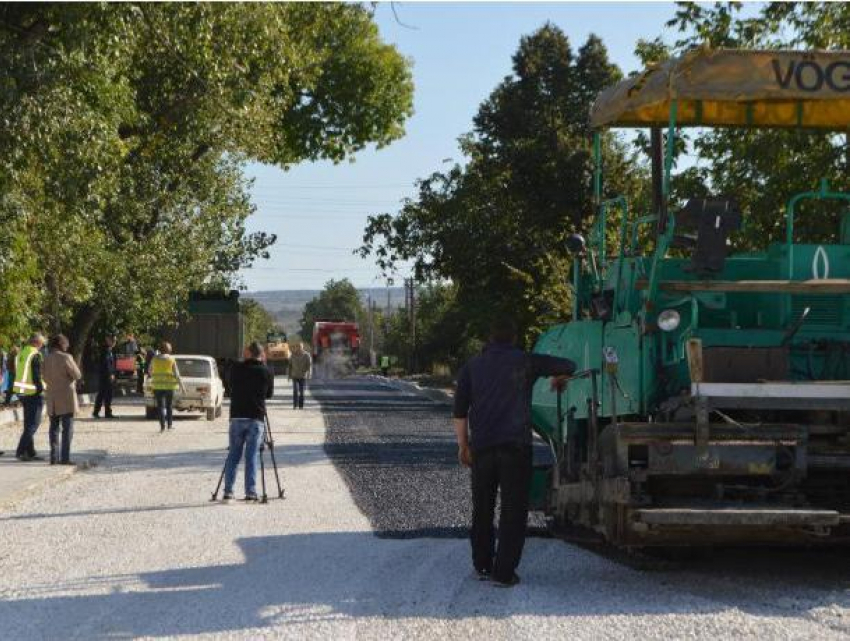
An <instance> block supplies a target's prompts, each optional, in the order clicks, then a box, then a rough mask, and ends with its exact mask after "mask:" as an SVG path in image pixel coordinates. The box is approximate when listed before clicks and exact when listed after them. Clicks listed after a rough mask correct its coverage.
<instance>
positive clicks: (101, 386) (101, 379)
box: [92, 336, 115, 418]
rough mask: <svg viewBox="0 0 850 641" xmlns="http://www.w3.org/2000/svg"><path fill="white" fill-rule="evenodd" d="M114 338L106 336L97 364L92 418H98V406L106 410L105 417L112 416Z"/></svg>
mask: <svg viewBox="0 0 850 641" xmlns="http://www.w3.org/2000/svg"><path fill="white" fill-rule="evenodd" d="M113 347H115V339H114V338H113V337H112V336H107V337H106V341H104V344H103V354H102V355H101V357H100V360H99V361H98V365H97V396H96V397H95V399H94V412H93V413H92V416H93V417H94V418H100V408H101V407H102V408H104V409H105V410H106V418H112V417H113V415H112V390H113V386H114V385H115V352H113V351H112V348H113Z"/></svg>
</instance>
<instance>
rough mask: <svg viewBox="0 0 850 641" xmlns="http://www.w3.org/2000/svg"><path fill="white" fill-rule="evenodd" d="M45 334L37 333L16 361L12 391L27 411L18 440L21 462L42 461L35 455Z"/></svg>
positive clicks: (39, 420)
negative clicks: (42, 350) (42, 349)
mask: <svg viewBox="0 0 850 641" xmlns="http://www.w3.org/2000/svg"><path fill="white" fill-rule="evenodd" d="M42 347H44V336H42V335H41V334H39V333H35V334H33V335H32V336H30V339H29V341H27V344H26V345H24V346H23V347H22V348H21V351H20V352H19V353H18V358H17V360H16V361H15V383H14V385H13V390H14V392H15V394H17V395H18V400H20V401H21V405H22V406H23V410H24V429H23V431H22V432H21V438H20V440H19V441H18V449H17V451H16V452H15V456H16V457H17V458H18V460H19V461H43V460H44V459H43V458H42V457H40V456H37V455H36V451H35V433H36V431H38V426H39V425H41V413H42V410H43V409H44V396H43V392H44V381H43V380H42V378H41V370H42V357H41V348H42Z"/></svg>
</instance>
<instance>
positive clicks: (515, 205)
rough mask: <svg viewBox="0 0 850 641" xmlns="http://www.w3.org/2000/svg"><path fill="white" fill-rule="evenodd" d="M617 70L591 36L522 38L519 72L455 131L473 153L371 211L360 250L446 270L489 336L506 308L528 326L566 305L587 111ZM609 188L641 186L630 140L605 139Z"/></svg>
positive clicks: (582, 200) (550, 318) (437, 275)
mask: <svg viewBox="0 0 850 641" xmlns="http://www.w3.org/2000/svg"><path fill="white" fill-rule="evenodd" d="M619 77H620V72H619V71H618V69H617V68H616V67H615V66H614V65H613V64H611V62H610V61H609V60H608V55H607V51H606V49H605V47H604V45H603V44H602V42H601V41H600V40H599V39H598V38H597V37H596V36H590V37H589V38H588V39H587V41H586V42H585V43H584V45H582V46H581V47H580V48H579V50H578V52H577V53H576V52H574V51H573V49H572V47H571V46H570V43H569V41H568V39H567V37H566V36H565V35H564V33H563V32H562V31H561V30H560V29H558V28H557V27H555V26H554V25H551V24H547V25H544V26H543V27H542V28H540V29H538V30H537V31H536V32H534V33H533V34H531V35H529V36H526V37H523V38H522V40H521V41H520V44H519V48H518V50H517V52H516V54H515V55H514V57H513V74H512V75H510V76H508V77H506V78H505V79H504V80H503V81H502V82H501V83H500V84H499V85H498V86H497V87H496V88H495V89H494V91H493V92H492V93H491V94H490V96H489V97H488V98H487V99H486V100H485V101H484V102H483V103H482V104H481V106H480V108H479V110H478V113H477V114H476V116H475V118H474V120H473V129H472V131H471V132H470V133H469V134H467V135H466V136H463V137H462V138H461V140H460V147H461V150H462V152H463V153H464V155H465V156H466V158H467V162H466V164H465V166H460V165H457V166H455V167H453V168H452V169H450V170H449V171H445V172H436V173H434V174H432V175H431V176H429V177H427V178H425V179H423V180H421V181H420V182H419V194H418V196H417V198H416V199H415V200H410V201H408V202H406V203H405V204H404V205H403V207H402V209H401V211H399V212H398V213H397V214H396V215H392V214H381V215H377V216H372V217H370V219H369V221H368V225H367V228H366V230H365V233H364V244H363V247H362V249H361V253H362V255H364V256H367V255H369V254H374V256H375V257H376V259H377V263H378V265H379V266H380V267H381V268H383V269H384V270H392V268H393V266H394V265H395V264H396V263H397V262H398V261H399V260H412V261H413V263H414V267H415V271H416V274H417V276H418V277H419V278H420V279H422V280H430V279H446V280H449V281H450V282H451V283H453V284H454V285H455V287H456V291H455V299H454V300H455V302H454V304H455V305H457V306H458V307H460V308H461V309H462V310H463V314H464V316H465V318H466V319H467V320H468V321H469V322H471V323H472V326H473V328H474V331H477V333H479V334H483V333H484V331H486V327H487V326H488V324H489V319H490V318H491V317H492V315H493V314H496V313H511V314H512V315H514V316H516V317H517V320H518V321H519V323H520V324H521V326H522V328H523V330H526V331H527V332H528V333H529V334H533V333H535V332H536V331H538V330H539V329H541V328H542V327H544V326H545V325H547V324H549V323H551V322H554V321H558V320H562V319H564V318H565V317H566V316H567V315H568V314H569V300H570V293H569V285H568V283H567V279H568V278H569V276H568V274H569V264H570V262H569V258H568V256H567V253H566V250H565V247H564V241H565V239H566V237H567V236H568V235H569V234H570V233H572V232H575V231H579V230H583V229H584V228H585V226H586V222H587V220H588V218H589V216H590V215H591V214H592V211H593V202H592V200H593V198H592V187H591V175H592V158H591V138H590V131H589V125H588V111H589V108H590V105H591V103H592V101H593V99H594V98H595V96H596V94H597V93H598V92H599V91H600V90H601V89H602V88H604V87H605V86H607V85H609V84H611V83H612V82H614V81H616V80H617V79H619ZM603 145H604V157H605V162H606V165H607V169H608V173H609V175H610V176H611V177H612V179H611V180H610V181H609V183H608V184H607V185H606V191H607V192H609V193H612V194H613V193H622V192H626V193H635V192H636V191H637V189H638V188H637V183H636V182H635V170H634V168H633V163H632V162H631V159H630V158H629V157H628V156H627V154H626V151H625V148H624V146H623V145H622V144H621V143H620V142H618V140H617V139H616V138H614V137H612V136H606V137H605V138H604V141H603Z"/></svg>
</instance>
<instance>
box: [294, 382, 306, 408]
mask: <svg viewBox="0 0 850 641" xmlns="http://www.w3.org/2000/svg"><path fill="white" fill-rule="evenodd" d="M292 408H293V409H304V379H303V378H293V379H292Z"/></svg>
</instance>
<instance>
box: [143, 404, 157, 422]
mask: <svg viewBox="0 0 850 641" xmlns="http://www.w3.org/2000/svg"><path fill="white" fill-rule="evenodd" d="M145 418H146V419H147V420H149V421H152V420H153V419H155V418H156V408H155V407H147V406H145Z"/></svg>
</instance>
